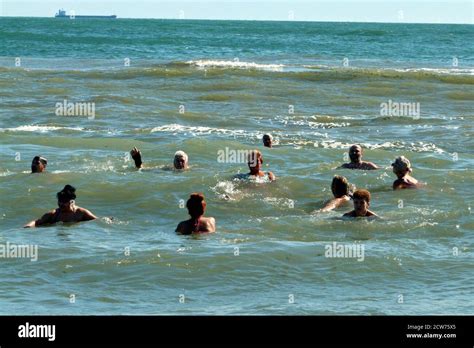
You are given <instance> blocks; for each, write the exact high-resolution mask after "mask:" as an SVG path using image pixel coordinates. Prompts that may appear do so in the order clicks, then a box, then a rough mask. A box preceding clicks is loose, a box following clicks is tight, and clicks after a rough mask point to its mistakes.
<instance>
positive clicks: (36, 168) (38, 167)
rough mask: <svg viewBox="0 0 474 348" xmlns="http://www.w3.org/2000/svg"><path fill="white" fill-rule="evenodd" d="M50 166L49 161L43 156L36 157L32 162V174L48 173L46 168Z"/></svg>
mask: <svg viewBox="0 0 474 348" xmlns="http://www.w3.org/2000/svg"><path fill="white" fill-rule="evenodd" d="M47 165H48V160H47V159H46V158H44V157H42V156H35V157H34V158H33V161H31V172H32V173H42V172H44V171H46V166H47Z"/></svg>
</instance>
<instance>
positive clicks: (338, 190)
mask: <svg viewBox="0 0 474 348" xmlns="http://www.w3.org/2000/svg"><path fill="white" fill-rule="evenodd" d="M331 190H332V193H333V194H334V196H335V197H336V198H338V197H342V196H345V195H348V194H349V181H347V179H346V178H345V177H343V176H341V175H335V176H334V178H333V179H332V184H331Z"/></svg>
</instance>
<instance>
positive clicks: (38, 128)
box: [0, 125, 84, 133]
mask: <svg viewBox="0 0 474 348" xmlns="http://www.w3.org/2000/svg"><path fill="white" fill-rule="evenodd" d="M56 130H75V131H83V130H84V128H81V127H58V126H34V125H25V126H19V127H14V128H0V132H7V131H9V132H40V133H47V132H51V131H56Z"/></svg>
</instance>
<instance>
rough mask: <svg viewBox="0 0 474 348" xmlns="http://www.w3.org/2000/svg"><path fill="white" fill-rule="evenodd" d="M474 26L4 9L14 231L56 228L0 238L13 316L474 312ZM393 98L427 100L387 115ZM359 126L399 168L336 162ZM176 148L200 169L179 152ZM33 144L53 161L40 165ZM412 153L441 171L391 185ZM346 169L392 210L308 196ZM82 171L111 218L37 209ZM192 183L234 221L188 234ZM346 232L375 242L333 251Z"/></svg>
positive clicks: (422, 167) (93, 201) (83, 198)
mask: <svg viewBox="0 0 474 348" xmlns="http://www.w3.org/2000/svg"><path fill="white" fill-rule="evenodd" d="M473 37H474V26H472V25H439V24H438V25H421V24H420V25H417V24H375V23H373V24H364V23H309V22H254V21H249V22H246V21H193V20H132V19H118V20H115V21H112V20H57V19H53V18H51V19H46V18H43V19H40V18H38V19H34V18H0V101H1V102H0V144H1V151H0V163H1V164H0V192H1V196H0V245H1V244H3V245H6V244H7V243H10V245H11V244H14V245H38V248H39V249H38V260H37V261H30V259H27V258H11V257H10V258H0V279H1V280H2V281H1V283H0V314H173V315H175V314H179V315H193V314H224V315H228V314H243V315H247V314H249V315H256V314H262V315H298V314H301V315H310V314H318V315H332V314H337V315H347V314H362V315H376V314H387V315H398V314H416V315H420V314H471V315H472V314H474V302H473V289H474V278H473V272H474V258H473V255H474V251H473V248H474V233H473V232H474V221H473V215H472V213H471V210H472V206H473V203H474V187H473V179H474V175H473V164H474V137H473V130H474V127H473V120H474V45H473V43H474V41H473ZM17 58H19V59H17ZM64 100H66V101H67V102H72V103H75V102H87V103H94V106H95V115H94V117H84V116H81V115H76V116H61V115H59V116H58V115H56V104H57V103H63V101H64ZM389 101H391V102H392V103H393V102H400V103H401V102H406V103H419V104H418V105H419V107H420V114H419V115H418V116H416V115H415V116H414V115H393V114H392V115H386V114H383V113H382V112H381V105H383V103H389ZM265 132H270V133H271V134H273V136H274V138H275V141H276V143H277V145H276V146H275V147H274V148H273V149H267V148H263V147H262V145H261V136H262V135H263V134H264V133H265ZM354 143H358V144H361V145H362V146H363V147H364V149H365V152H364V158H365V159H366V160H369V161H373V162H375V163H377V164H378V165H380V166H382V167H383V169H381V170H377V171H351V170H345V169H336V167H338V166H339V165H340V164H342V163H343V162H344V161H345V153H346V152H347V150H348V147H349V146H350V145H351V144H354ZM133 146H137V147H138V148H140V149H141V151H142V154H143V160H144V163H145V166H147V167H148V169H147V170H142V171H137V170H135V169H134V167H133V162H131V161H130V159H129V158H128V156H127V153H128V151H130V149H131V148H132V147H133ZM226 148H228V149H230V150H232V149H233V150H239V149H240V150H242V149H247V150H248V149H253V148H258V149H260V150H261V151H262V153H263V157H264V167H265V169H266V170H271V171H273V172H274V173H275V175H276V176H277V182H275V183H272V184H266V185H265V184H255V183H245V182H236V181H233V180H232V177H233V175H234V174H236V173H239V172H241V173H243V172H246V171H247V168H246V163H221V162H220V161H218V152H219V151H225V149H226ZM177 150H184V151H186V152H187V153H188V154H189V157H190V165H191V169H190V170H189V171H186V172H184V173H176V172H174V171H172V170H167V166H170V165H171V164H172V159H173V155H174V153H175V151H177ZM35 155H42V156H45V157H46V158H47V159H48V167H47V173H44V174H40V175H32V174H30V163H31V159H32V158H33V157H34V156H35ZM400 155H404V156H406V157H408V158H409V159H410V160H411V163H412V165H413V168H414V171H413V175H414V177H416V178H417V179H418V180H420V181H423V182H425V183H427V185H426V187H425V188H423V189H420V190H404V191H397V192H393V191H392V188H391V185H392V182H393V180H394V179H395V176H394V175H393V173H392V172H391V168H390V163H391V162H392V161H393V160H394V158H395V157H396V156H400ZM335 174H340V175H344V176H346V177H347V178H348V179H349V181H350V182H351V183H352V184H354V185H355V186H356V187H358V188H367V189H369V190H370V191H371V193H372V202H371V209H372V210H373V211H375V212H376V213H377V214H379V215H380V216H381V217H382V218H383V219H381V220H374V221H366V220H362V221H347V220H342V219H340V216H341V215H342V214H343V213H345V212H347V211H349V210H350V209H351V207H350V206H347V207H344V208H340V209H338V210H336V211H333V212H330V213H325V214H320V213H319V214H312V212H313V211H314V210H315V209H319V208H321V207H322V205H323V204H324V202H325V201H326V200H327V199H329V198H330V197H331V192H330V183H331V180H332V177H333V176H334V175H335ZM65 184H71V185H73V186H75V187H76V188H77V195H78V197H77V199H76V202H77V204H78V205H79V206H82V207H86V208H88V209H90V210H91V211H92V212H93V213H95V214H96V215H98V216H100V218H99V219H98V220H96V221H93V222H88V223H80V224H75V225H67V224H59V225H56V226H53V227H47V228H38V229H23V228H22V226H23V225H24V224H25V223H26V222H28V221H30V220H32V219H35V218H39V217H40V216H41V215H42V214H43V213H45V212H47V211H50V210H51V209H53V208H55V207H56V198H55V194H56V192H58V191H60V190H61V189H62V187H63V186H64V185H65ZM196 191H198V192H203V193H204V195H205V197H206V200H207V203H208V208H207V215H208V216H214V217H215V218H216V221H217V233H214V234H209V235H199V236H180V235H177V234H176V233H175V232H174V230H175V228H176V225H177V224H178V222H179V221H181V220H184V219H187V218H188V215H187V211H186V209H182V208H180V203H181V202H182V201H181V200H186V199H187V198H188V197H189V194H190V193H192V192H196ZM333 242H337V243H339V244H343V245H359V246H363V247H364V259H363V261H358V260H357V259H355V258H350V257H345V258H330V257H326V254H325V251H326V246H328V245H332V243H333ZM127 251H129V253H128V252H127ZM72 295H74V296H72ZM73 298H74V299H75V302H74V301H73V300H72V299H73ZM71 302H74V303H71Z"/></svg>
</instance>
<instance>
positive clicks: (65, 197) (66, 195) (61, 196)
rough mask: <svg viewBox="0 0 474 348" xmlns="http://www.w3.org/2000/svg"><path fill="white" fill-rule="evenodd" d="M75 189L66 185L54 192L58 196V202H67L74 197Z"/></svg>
mask: <svg viewBox="0 0 474 348" xmlns="http://www.w3.org/2000/svg"><path fill="white" fill-rule="evenodd" d="M75 192H76V189H75V188H74V187H72V186H71V185H66V186H64V188H63V189H62V191H59V192H58V193H57V194H56V197H58V201H60V202H68V201H70V200H73V199H76V193H75Z"/></svg>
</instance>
